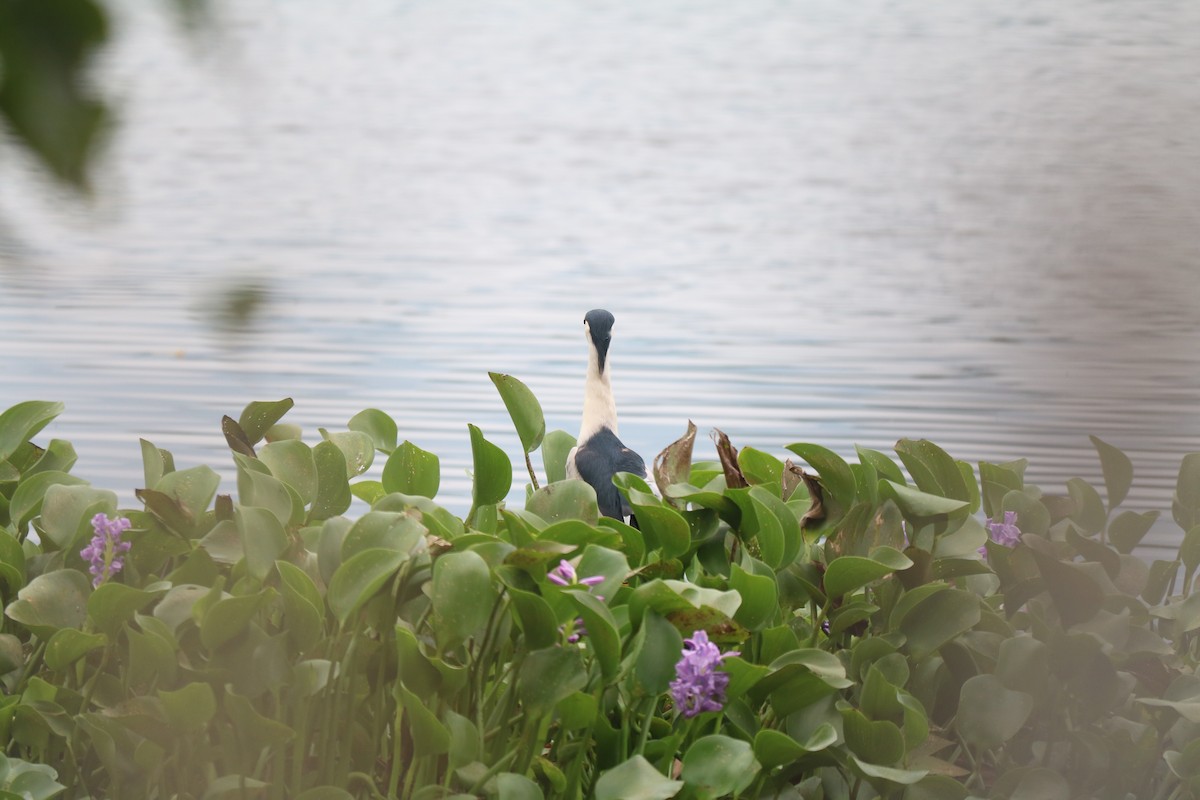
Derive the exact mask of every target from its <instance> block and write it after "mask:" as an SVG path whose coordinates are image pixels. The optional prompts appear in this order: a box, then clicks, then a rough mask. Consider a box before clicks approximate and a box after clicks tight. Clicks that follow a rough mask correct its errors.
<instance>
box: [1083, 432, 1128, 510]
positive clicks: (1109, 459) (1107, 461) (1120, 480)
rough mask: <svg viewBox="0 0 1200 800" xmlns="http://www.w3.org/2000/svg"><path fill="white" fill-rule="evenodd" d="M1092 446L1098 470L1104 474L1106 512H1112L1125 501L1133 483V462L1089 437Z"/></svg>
mask: <svg viewBox="0 0 1200 800" xmlns="http://www.w3.org/2000/svg"><path fill="white" fill-rule="evenodd" d="M1088 438H1089V439H1091V440H1092V446H1093V447H1095V448H1096V453H1097V454H1098V455H1099V456H1100V468H1101V470H1103V472H1104V486H1105V488H1106V489H1107V491H1108V510H1109V511H1112V510H1113V509H1114V508H1116V507H1117V506H1119V505H1121V503H1122V502H1123V501H1124V500H1125V496H1126V495H1127V494H1129V487H1130V485H1131V484H1132V483H1133V462H1132V461H1130V460H1129V456H1127V455H1125V454H1124V453H1123V452H1121V451H1120V450H1119V449H1117V448H1116V447H1113V446H1112V445H1111V444H1109V443H1108V442H1105V441H1103V440H1102V439H1100V438H1099V437H1096V436H1089V437H1088Z"/></svg>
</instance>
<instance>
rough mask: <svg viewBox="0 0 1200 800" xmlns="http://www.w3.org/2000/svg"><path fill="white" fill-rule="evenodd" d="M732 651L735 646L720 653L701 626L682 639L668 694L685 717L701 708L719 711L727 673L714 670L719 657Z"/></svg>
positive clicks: (719, 660)
mask: <svg viewBox="0 0 1200 800" xmlns="http://www.w3.org/2000/svg"><path fill="white" fill-rule="evenodd" d="M736 655H739V653H738V651H736V650H733V651H730V652H728V653H722V652H721V651H720V650H718V649H717V646H716V645H715V644H713V643H712V642H710V641H709V640H708V634H707V633H706V632H704V631H702V630H700V631H696V632H695V633H693V634H692V638H690V639H684V640H683V657H682V658H680V659H679V662H678V663H677V664H675V680H673V681H671V698H672V699H673V700H674V701H675V707H676V708H678V709H679V711H680V712H681V713H682V714H683V715H684V716H685V717H694V716H696V715H697V714H699V713H701V712H703V711H720V710H721V709H722V708H724V707H725V688H726V687H727V686H729V675H728V673H725V672H718V671H717V667H718V666H720V664H721V659H723V658H728V657H729V656H736Z"/></svg>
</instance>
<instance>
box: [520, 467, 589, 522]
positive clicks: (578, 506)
mask: <svg viewBox="0 0 1200 800" xmlns="http://www.w3.org/2000/svg"><path fill="white" fill-rule="evenodd" d="M525 510H526V511H529V512H530V513H533V514H536V515H537V516H538V517H539V518H540V519H542V520H544V521H545V522H547V523H555V522H558V521H560V520H569V519H574V520H582V521H583V522H585V523H587V524H588V525H595V524H596V523H597V522H599V520H600V509H599V508H598V507H597V505H596V490H595V489H593V488H592V487H591V485H589V484H588V483H587V481H583V480H580V479H578V478H574V479H569V480H560V481H557V482H555V483H550V484H547V485H546V486H542V487H541V488H539V489H537V490H536V491H534V493H533V494H531V495H530V496H529V499H528V500H526V501H525Z"/></svg>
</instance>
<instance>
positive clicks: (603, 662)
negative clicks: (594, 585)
mask: <svg viewBox="0 0 1200 800" xmlns="http://www.w3.org/2000/svg"><path fill="white" fill-rule="evenodd" d="M564 594H566V595H567V596H569V597H570V598H571V600H572V602H573V603H574V604H575V609H576V610H577V611H578V612H579V616H580V617H581V618H582V619H583V624H584V627H585V628H587V641H588V648H589V649H590V650H591V651H592V652H593V653H594V654H595V656H596V662H597V663H598V664H599V665H600V676H601V678H602V679H603V680H604V681H606V682H608V681H612V680H613V679H614V678H615V677H616V675H617V668H618V667H619V666H620V663H621V635H620V634H619V633H618V632H617V621H616V620H615V619H613V615H612V612H611V611H609V610H608V606H606V605H604V603H603V602H601V601H600V600H598V599H596V598H595V597H594V596H592V595H591V594H589V593H588V592H586V591H580V590H578V589H568V590H567V591H565V592H564Z"/></svg>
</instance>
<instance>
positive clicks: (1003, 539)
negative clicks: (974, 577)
mask: <svg viewBox="0 0 1200 800" xmlns="http://www.w3.org/2000/svg"><path fill="white" fill-rule="evenodd" d="M987 531H988V536H990V537H991V539H992V541H993V542H995V543H996V544H999V545H1003V546H1004V547H1012V546H1013V545H1015V544H1016V543H1017V542H1019V541H1021V529H1020V528H1018V527H1017V512H1015V511H1005V512H1004V521H1003V522H998V521H996V520H993V519H991V518H988V521H987ZM979 555H981V556H983V557H984V558H987V548H986V547H980V548H979Z"/></svg>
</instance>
